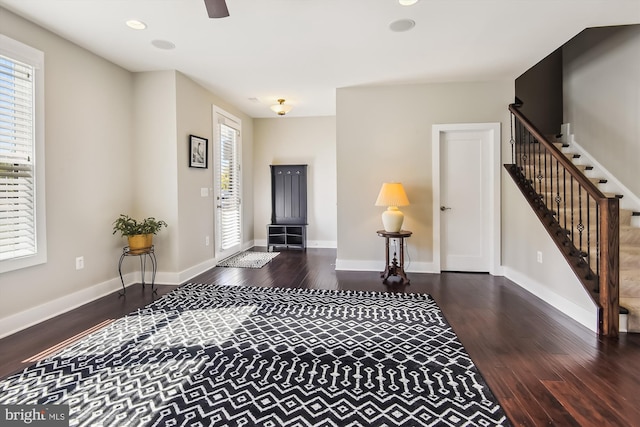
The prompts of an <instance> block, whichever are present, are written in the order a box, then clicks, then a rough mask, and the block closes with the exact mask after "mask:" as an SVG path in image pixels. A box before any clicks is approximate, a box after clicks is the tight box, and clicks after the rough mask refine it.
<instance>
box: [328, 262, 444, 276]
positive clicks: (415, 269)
mask: <svg viewBox="0 0 640 427" xmlns="http://www.w3.org/2000/svg"><path fill="white" fill-rule="evenodd" d="M336 270H344V271H383V270H384V261H372V260H348V259H336ZM405 271H406V272H407V273H439V272H438V271H437V270H436V269H435V266H434V265H433V263H432V262H415V261H413V262H407V263H405Z"/></svg>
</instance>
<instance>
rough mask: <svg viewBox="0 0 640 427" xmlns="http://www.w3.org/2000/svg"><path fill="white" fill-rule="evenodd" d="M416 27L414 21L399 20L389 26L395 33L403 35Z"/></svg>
mask: <svg viewBox="0 0 640 427" xmlns="http://www.w3.org/2000/svg"><path fill="white" fill-rule="evenodd" d="M415 26H416V21H414V20H412V19H398V20H397V21H393V22H392V23H391V24H389V29H390V30H391V31H393V32H394V33H401V32H403V31H409V30H410V29H412V28H413V27H415Z"/></svg>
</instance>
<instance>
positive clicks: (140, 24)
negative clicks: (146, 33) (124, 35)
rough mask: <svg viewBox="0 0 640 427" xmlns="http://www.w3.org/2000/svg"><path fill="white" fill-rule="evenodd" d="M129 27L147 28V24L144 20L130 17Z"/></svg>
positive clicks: (135, 28) (136, 28)
mask: <svg viewBox="0 0 640 427" xmlns="http://www.w3.org/2000/svg"><path fill="white" fill-rule="evenodd" d="M126 24H127V27H129V28H131V29H134V30H144V29H145V28H147V24H145V23H144V22H142V21H138V20H137V19H130V20H128V21H127V22H126Z"/></svg>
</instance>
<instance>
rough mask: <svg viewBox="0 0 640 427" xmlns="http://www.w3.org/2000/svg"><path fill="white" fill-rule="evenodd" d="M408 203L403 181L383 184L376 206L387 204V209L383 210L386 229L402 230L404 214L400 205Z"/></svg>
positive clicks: (392, 231)
mask: <svg viewBox="0 0 640 427" xmlns="http://www.w3.org/2000/svg"><path fill="white" fill-rule="evenodd" d="M408 205H409V199H408V198H407V193H405V192H404V188H403V187H402V184H401V183H399V182H385V183H384V184H382V188H381V189H380V193H379V194H378V199H377V200H376V206H387V210H386V211H384V212H382V224H383V225H384V231H388V232H391V233H397V232H399V231H400V230H401V228H402V222H403V221H404V214H403V213H402V212H400V209H398V206H408Z"/></svg>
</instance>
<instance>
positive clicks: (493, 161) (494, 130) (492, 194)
mask: <svg viewBox="0 0 640 427" xmlns="http://www.w3.org/2000/svg"><path fill="white" fill-rule="evenodd" d="M457 131H460V132H464V131H479V132H484V131H488V132H489V133H490V134H491V138H490V141H489V150H490V151H491V152H490V153H489V154H490V155H489V159H490V160H489V162H490V164H489V170H490V171H491V173H490V174H489V175H490V176H489V189H488V190H489V198H490V203H489V217H490V224H489V248H490V249H489V250H490V253H489V273H490V274H491V275H494V276H495V275H500V272H501V269H500V262H501V257H500V254H501V237H500V235H501V233H500V224H501V212H500V199H501V193H500V140H501V136H500V123H499V122H496V123H452V124H434V125H433V126H432V127H431V141H432V143H431V148H432V151H431V161H432V183H433V188H432V191H433V199H432V203H433V206H432V208H433V214H432V215H433V267H434V269H435V270H436V273H440V272H441V258H440V249H441V244H442V241H441V236H440V185H441V183H440V147H441V144H442V143H443V141H444V138H443V135H444V134H446V133H447V132H457Z"/></svg>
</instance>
